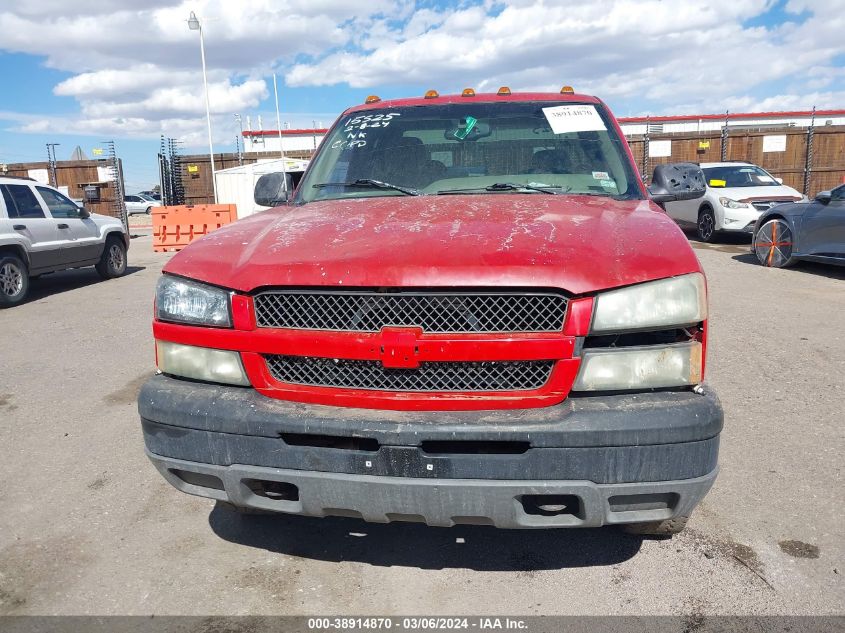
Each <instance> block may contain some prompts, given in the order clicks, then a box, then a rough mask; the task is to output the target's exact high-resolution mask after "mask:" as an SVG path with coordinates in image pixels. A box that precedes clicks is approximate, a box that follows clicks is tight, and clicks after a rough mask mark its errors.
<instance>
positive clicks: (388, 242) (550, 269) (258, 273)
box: [164, 194, 701, 294]
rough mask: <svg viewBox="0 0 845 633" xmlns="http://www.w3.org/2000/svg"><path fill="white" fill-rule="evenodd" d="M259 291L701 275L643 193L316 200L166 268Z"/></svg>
mask: <svg viewBox="0 0 845 633" xmlns="http://www.w3.org/2000/svg"><path fill="white" fill-rule="evenodd" d="M164 270H165V271H166V272H168V273H174V274H177V275H183V276H186V277H191V278H193V279H198V280H202V281H206V282H209V283H213V284H216V285H218V286H223V287H227V288H232V289H234V290H239V291H243V292H248V291H250V290H253V289H256V288H258V287H261V286H338V287H362V286H365V287H403V286H404V287H437V286H474V287H483V286H487V287H534V288H540V287H546V288H562V289H565V290H568V291H569V292H572V293H575V294H582V293H588V292H593V291H596V290H601V289H604V288H611V287H616V286H624V285H628V284H632V283H636V282H640V281H647V280H649V279H657V278H661V277H669V276H673V275H679V274H683V273H688V272H693V271H698V270H701V268H700V265H699V263H698V260H697V259H696V257H695V254H694V253H693V251H692V249H691V248H690V246H689V244H688V243H687V240H686V238H685V236H684V234H683V233H682V232H681V231H680V230H679V229H678V227H677V226H676V225H675V223H674V222H673V221H672V220H671V219H669V218H668V217H667V216H666V214H665V213H663V212H662V211H660V210H659V209H658V208H657V207H655V206H653V205H652V204H651V203H649V202H647V201H642V200H639V201H637V200H633V201H615V200H612V199H610V198H605V197H589V196H574V195H573V196H562V195H561V196H552V195H544V194H487V195H444V196H437V197H435V196H425V197H422V196H421V197H396V196H384V197H374V198H358V199H346V200H327V201H322V202H312V203H310V204H307V205H304V206H300V207H282V208H279V209H273V210H270V211H266V212H264V213H260V214H258V215H255V216H252V217H249V218H246V219H244V220H241V221H239V222H236V223H234V224H230V225H228V226H225V227H223V228H221V229H218V230H217V231H214V232H213V233H211V234H210V235H209V236H207V237H205V238H203V239H201V240H199V241H197V242H194V243H193V244H191V245H190V246H189V247H187V248H186V249H184V250H183V251H181V252H180V253H178V254H177V255H176V256H175V257H173V259H171V260H170V262H169V263H168V264H167V266H165V269H164Z"/></svg>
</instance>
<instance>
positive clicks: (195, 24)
mask: <svg viewBox="0 0 845 633" xmlns="http://www.w3.org/2000/svg"><path fill="white" fill-rule="evenodd" d="M188 28H189V29H191V30H192V31H199V32H200V57H201V58H202V83H203V86H204V87H205V119H206V123H208V157H209V159H210V160H211V189H212V191H213V192H214V204H217V182H216V180H215V179H214V145H213V144H212V142H211V108H210V107H209V105H208V75H207V74H206V72H205V41H204V40H203V37H202V23H201V22H200V21H199V18H197V16H196V14H195V13H194V12H193V11H191V16H190V17H189V18H188Z"/></svg>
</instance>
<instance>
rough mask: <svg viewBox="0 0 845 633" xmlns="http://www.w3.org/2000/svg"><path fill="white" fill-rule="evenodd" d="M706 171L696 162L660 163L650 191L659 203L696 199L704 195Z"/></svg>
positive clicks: (655, 171) (652, 177)
mask: <svg viewBox="0 0 845 633" xmlns="http://www.w3.org/2000/svg"><path fill="white" fill-rule="evenodd" d="M705 190H706V185H705V181H704V172H702V171H701V168H700V167H699V166H698V165H696V164H695V163H670V164H668V165H658V166H657V167H655V168H654V174H652V176H651V185H649V187H648V192H649V194H650V195H651V199H652V200H653V201H654V202H656V203H658V204H663V203H665V202H675V201H676V200H694V199H695V198H700V197H701V196H703V195H704V192H705Z"/></svg>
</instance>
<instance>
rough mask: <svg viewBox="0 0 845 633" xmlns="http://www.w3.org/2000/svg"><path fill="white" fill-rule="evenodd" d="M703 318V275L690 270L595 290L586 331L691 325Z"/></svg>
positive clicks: (704, 294)
mask: <svg viewBox="0 0 845 633" xmlns="http://www.w3.org/2000/svg"><path fill="white" fill-rule="evenodd" d="M706 318H707V296H706V290H705V286H704V276H703V275H702V274H701V273H691V274H689V275H681V276H680V277H670V278H669V279H660V280H658V281H650V282H648V283H644V284H638V285H636V286H629V287H628V288H620V289H619V290H610V291H608V292H602V293H599V295H598V296H597V297H596V308H595V314H594V315H593V325H592V327H591V328H590V333H591V334H597V333H603V332H619V331H624V330H641V329H645V328H649V329H657V328H661V327H664V326H675V327H676V326H682V325H692V324H694V323H698V322H699V321H703V320H704V319H706Z"/></svg>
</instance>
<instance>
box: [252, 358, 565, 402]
mask: <svg viewBox="0 0 845 633" xmlns="http://www.w3.org/2000/svg"><path fill="white" fill-rule="evenodd" d="M265 359H266V361H267V368H268V369H269V370H270V374H271V375H272V376H273V378H275V379H276V380H278V381H279V382H284V383H290V384H297V385H308V386H314V387H338V388H343V389H365V390H375V391H422V392H426V391H428V392H444V391H454V392H462V393H466V392H473V391H530V390H533V389H539V388H540V387H542V386H543V385H545V384H546V382H547V381H548V380H549V376H550V375H551V372H552V368H553V367H554V363H555V362H554V361H552V360H531V361H482V362H476V361H473V362H465V361H460V362H427V363H421V364H420V366H419V368H416V369H392V368H390V369H388V368H385V367H383V366H382V364H381V362H380V361H371V360H345V359H333V358H317V357H312V356H278V355H267V356H265Z"/></svg>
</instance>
